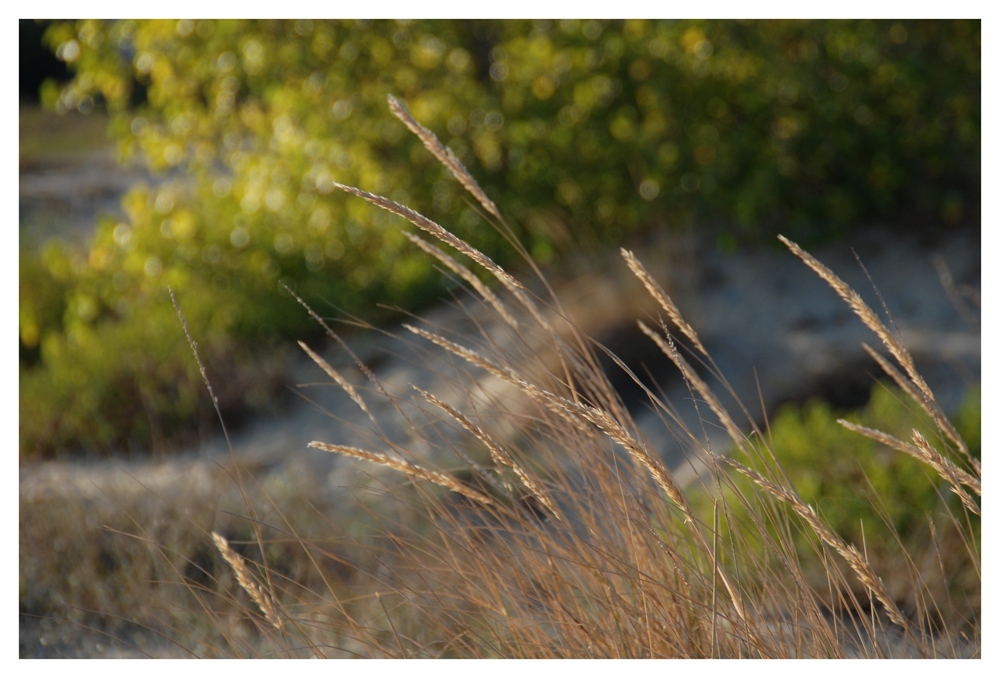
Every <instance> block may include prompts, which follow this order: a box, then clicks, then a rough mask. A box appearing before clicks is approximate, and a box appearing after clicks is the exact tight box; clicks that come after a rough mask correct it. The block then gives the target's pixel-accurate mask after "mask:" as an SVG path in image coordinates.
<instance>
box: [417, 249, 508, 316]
mask: <svg viewBox="0 0 1000 678" xmlns="http://www.w3.org/2000/svg"><path fill="white" fill-rule="evenodd" d="M403 235H405V236H406V237H407V238H408V239H409V241H410V242H412V243H413V244H414V245H416V246H417V247H419V248H420V249H422V250H423V251H424V252H426V253H427V254H429V255H431V256H432V257H434V258H435V259H437V260H438V261H440V262H441V263H442V264H444V265H445V266H447V267H448V268H449V269H450V270H451V271H453V272H454V273H456V274H457V275H458V276H460V277H461V278H462V280H464V281H465V282H467V283H469V284H470V285H472V287H474V288H475V290H476V291H477V292H479V295H480V296H481V297H482V298H483V299H484V300H485V301H486V302H487V303H488V304H489V305H490V306H492V307H493V308H494V309H496V312H497V313H498V314H500V317H501V318H503V321H504V322H505V323H507V324H508V325H510V326H511V327H512V328H514V329H517V321H516V320H514V318H513V316H511V314H510V312H509V311H508V310H507V307H506V306H504V305H503V302H501V301H500V300H499V299H498V298H497V296H496V295H495V294H493V292H491V291H490V288H488V287H487V286H486V285H484V284H483V281H482V280H480V279H479V278H477V277H476V276H475V275H473V274H472V271H470V270H469V269H467V268H466V267H465V266H462V265H461V264H460V263H458V262H457V261H455V260H454V259H453V258H451V257H450V256H448V255H447V254H445V253H444V252H442V251H441V250H440V249H438V248H437V247H435V246H434V245H432V244H430V243H429V242H427V241H426V240H423V239H422V238H418V237H417V236H415V235H413V234H412V233H407V232H406V231H404V232H403Z"/></svg>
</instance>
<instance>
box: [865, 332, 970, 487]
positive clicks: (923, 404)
mask: <svg viewBox="0 0 1000 678" xmlns="http://www.w3.org/2000/svg"><path fill="white" fill-rule="evenodd" d="M861 346H862V347H864V349H865V351H867V352H868V355H870V356H871V357H872V358H874V359H875V362H877V363H878V364H879V367H881V368H882V370H883V371H884V372H885V373H886V374H888V375H889V377H890V378H891V379H892V380H893V381H894V382H896V385H897V386H899V388H900V389H902V391H903V392H904V393H906V395H908V396H910V399H911V400H913V402H915V403H917V404H918V405H920V408H921V409H922V410H923V411H924V412H925V413H926V414H927V416H928V417H930V418H931V420H932V421H933V422H934V424H935V425H936V426H937V427H938V430H939V431H941V432H942V433H944V434H945V435H946V436H948V439H949V440H951V441H952V442H953V443H955V445H956V447H958V449H959V450H960V451H961V452H962V454H964V455H965V457H966V459H968V460H969V462H971V463H972V466H973V468H975V469H976V472H977V473H978V472H979V463H978V460H977V459H976V458H975V457H973V456H972V455H971V454H969V447H968V445H966V444H965V441H964V440H962V436H960V435H958V431H956V430H955V427H954V426H952V423H951V422H950V421H948V418H947V417H946V416H944V413H943V412H941V409H940V408H939V407H937V403H934V402H929V401H928V400H927V399H926V398H924V397H921V394H920V393H919V392H918V391H917V390H916V389H915V388H914V387H913V384H912V383H910V382H909V381H908V380H907V379H905V378H904V377H903V375H902V374H900V373H899V370H897V369H896V368H895V367H893V366H892V364H891V363H890V362H889V361H888V360H886V359H885V358H884V357H882V355H880V354H879V353H878V351H876V350H875V349H873V348H872V347H871V346H869V345H868V344H865V343H862V344H861Z"/></svg>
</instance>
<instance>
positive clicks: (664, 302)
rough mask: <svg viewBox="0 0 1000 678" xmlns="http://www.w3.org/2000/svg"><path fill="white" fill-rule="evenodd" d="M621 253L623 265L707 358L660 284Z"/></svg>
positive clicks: (627, 253) (624, 251)
mask: <svg viewBox="0 0 1000 678" xmlns="http://www.w3.org/2000/svg"><path fill="white" fill-rule="evenodd" d="M621 253H622V257H624V259H625V263H627V264H628V267H629V269H631V271H632V273H634V274H635V277H637V278H638V279H639V280H640V281H641V282H642V284H643V286H644V287H645V288H646V289H647V290H648V291H649V293H650V295H652V297H653V299H655V300H656V302H657V303H658V304H659V305H660V306H661V307H662V308H663V310H664V311H666V312H667V315H668V316H669V317H670V319H671V320H673V321H674V324H675V325H677V327H678V328H680V330H681V332H683V333H684V336H686V337H687V338H688V339H690V340H691V343H693V344H694V345H695V347H696V348H697V349H698V350H699V351H701V352H702V354H703V355H706V356H707V355H708V351H706V350H705V347H704V346H702V344H701V340H700V339H698V333H697V332H695V331H694V328H692V327H691V326H690V325H689V324H688V323H687V321H686V320H684V318H683V317H682V316H681V312H680V310H678V308H677V305H676V304H674V302H673V300H672V299H671V298H670V297H669V296H668V295H667V293H666V292H664V291H663V288H662V287H660V284H659V283H658V282H656V280H654V279H653V276H651V275H650V274H649V272H648V271H647V270H646V268H645V267H644V266H643V265H642V262H640V261H639V260H638V259H637V258H636V256H635V255H634V254H633V253H632V252H631V251H629V250H627V249H625V248H624V247H623V248H622V249H621Z"/></svg>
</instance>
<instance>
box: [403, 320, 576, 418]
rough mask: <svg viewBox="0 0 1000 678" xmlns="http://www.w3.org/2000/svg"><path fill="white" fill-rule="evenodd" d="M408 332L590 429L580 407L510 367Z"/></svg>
mask: <svg viewBox="0 0 1000 678" xmlns="http://www.w3.org/2000/svg"><path fill="white" fill-rule="evenodd" d="M403 327H405V328H406V329H407V330H409V331H410V332H413V333H414V334H416V335H418V336H421V337H423V338H424V339H427V340H428V341H430V342H433V343H435V344H437V345H438V346H440V347H441V348H443V349H445V350H446V351H448V352H450V353H453V354H455V355H457V356H458V357H460V358H462V359H463V360H466V361H467V362H470V363H472V364H473V365H476V366H477V367H481V368H482V369H484V370H486V371H487V372H489V373H490V374H492V375H493V376H495V377H498V378H500V379H503V380H504V381H506V382H507V383H509V384H512V385H514V386H517V387H518V388H520V389H521V390H522V391H524V393H525V394H526V395H528V397H530V398H531V399H532V400H535V401H536V402H538V403H541V404H542V405H543V406H545V408H546V409H548V410H550V411H551V412H554V413H555V414H557V415H559V416H560V417H561V418H562V419H563V420H564V421H566V422H567V423H569V424H571V425H572V426H573V427H574V428H576V429H577V430H579V431H583V432H587V431H588V428H587V426H586V425H585V424H583V423H582V422H581V421H580V420H579V418H578V417H577V416H576V414H577V413H578V411H579V406H578V405H577V404H576V403H573V402H572V401H569V400H566V399H565V398H561V397H559V396H557V395H556V394H554V393H551V392H549V391H546V390H545V389H542V388H539V387H537V386H535V385H534V384H532V383H531V382H529V381H527V380H525V379H523V378H522V377H521V376H520V375H518V374H517V373H516V372H515V371H514V370H512V369H511V368H509V367H506V366H503V365H498V364H497V363H495V362H493V361H492V360H489V359H487V358H484V357H483V356H481V355H479V354H478V353H476V352H475V351H473V350H471V349H468V348H465V347H464V346H461V345H459V344H456V343H454V342H452V341H448V340H447V339H445V338H444V337H442V336H440V335H438V334H435V333H433V332H428V331H427V330H422V329H420V328H419V327H414V326H412V325H405V324H404V325H403Z"/></svg>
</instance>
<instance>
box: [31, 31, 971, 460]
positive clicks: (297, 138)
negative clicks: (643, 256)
mask: <svg viewBox="0 0 1000 678" xmlns="http://www.w3.org/2000/svg"><path fill="white" fill-rule="evenodd" d="M20 26H21V37H20V49H21V59H20V64H21V65H20V68H21V73H20V91H21V109H20V155H19V160H20V173H21V200H20V220H19V240H20V272H19V276H20V286H19V297H20V298H19V301H20V304H19V330H20V353H19V366H20V373H19V376H20V386H19V388H20V415H19V416H20V438H19V452H20V459H21V460H22V462H25V461H31V460H40V459H51V458H80V457H94V456H98V457H103V456H107V455H109V454H112V455H121V454H129V455H141V456H145V455H149V454H153V455H162V454H167V453H169V452H171V451H172V450H174V449H177V448H178V446H181V445H184V444H187V443H190V442H192V441H194V440H197V439H198V438H200V437H203V436H204V435H205V431H206V430H209V429H210V428H211V427H212V426H213V425H214V423H215V416H214V411H213V410H212V406H211V403H210V401H209V399H208V397H207V394H206V393H204V386H203V384H202V383H201V378H200V375H199V374H198V368H197V366H196V365H195V364H194V362H193V361H192V360H191V353H190V348H189V347H188V345H187V342H186V340H185V338H184V335H183V334H182V333H181V332H180V331H179V323H178V319H177V317H176V315H175V313H174V310H173V308H172V307H171V305H170V303H169V298H168V296H167V291H166V289H167V285H170V286H171V287H172V288H173V289H174V290H175V292H176V294H177V297H178V300H179V301H180V303H181V305H182V306H183V308H184V311H185V314H186V316H187V320H188V322H189V323H190V325H191V326H192V327H193V328H197V329H196V339H197V340H198V342H199V348H200V350H201V353H202V358H203V360H204V361H205V362H206V363H207V364H208V365H209V369H210V372H214V373H216V374H220V375H225V378H223V379H219V380H216V383H215V388H216V390H217V391H218V392H219V396H220V404H221V406H222V409H223V414H224V415H225V416H226V420H227V423H230V424H232V425H237V424H239V423H240V422H241V421H246V420H248V419H250V418H252V417H254V416H256V415H259V414H261V413H267V412H273V411H274V410H275V408H276V407H280V406H281V403H282V402H283V399H287V396H288V391H287V390H286V389H285V388H284V386H283V385H282V384H283V381H282V375H283V374H285V372H286V370H287V367H288V360H289V358H288V352H287V349H285V348H283V347H285V346H287V345H288V344H290V343H291V342H289V341H288V340H289V339H305V340H307V341H308V340H311V339H313V338H315V337H316V336H317V334H318V332H317V330H320V328H318V327H317V326H316V324H315V323H314V322H312V321H311V320H310V319H309V318H308V316H307V315H306V314H305V313H303V312H302V311H301V308H300V307H298V306H297V305H296V304H295V303H294V302H293V300H292V299H291V298H290V297H289V295H288V294H287V293H286V292H284V290H283V288H282V286H281V284H282V283H284V284H286V285H288V286H289V287H291V288H292V289H294V290H296V291H297V293H298V294H300V295H301V296H302V297H304V298H305V299H306V300H307V301H308V302H310V303H311V304H312V305H314V307H315V308H317V309H318V310H319V312H320V313H322V314H324V315H338V316H341V317H342V316H344V315H346V314H352V313H354V314H358V315H361V316H363V317H364V318H365V319H367V320H369V321H372V322H384V321H388V320H391V319H392V318H394V317H395V315H394V313H393V311H392V310H391V308H392V307H394V306H399V307H404V308H406V309H408V310H411V311H419V310H420V309H421V308H423V307H425V306H426V305H427V304H429V303H430V302H431V301H432V300H434V299H435V298H438V297H439V296H440V295H441V294H442V293H443V292H446V291H447V290H448V280H447V279H446V278H443V277H442V276H441V275H440V274H439V273H438V271H436V270H435V268H434V267H433V264H432V262H431V261H430V260H429V258H428V257H426V256H425V255H424V254H422V253H420V252H418V251H416V250H415V249H414V248H413V247H411V246H410V245H409V243H407V242H406V241H405V239H404V238H403V236H402V234H401V233H400V231H399V228H398V224H397V223H396V222H395V221H394V220H395V219H397V218H396V217H392V216H389V215H387V214H386V213H384V212H381V211H378V210H376V209H373V208H369V206H368V205H367V204H366V203H364V202H363V201H361V200H357V199H349V198H348V196H345V195H344V194H342V193H340V192H338V191H335V190H333V185H332V182H333V181H338V182H341V183H345V184H351V185H355V186H359V187H361V188H363V189H366V190H369V191H372V192H376V193H380V194H384V195H386V196H388V197H391V198H392V199H394V200H396V201H398V202H402V203H406V204H408V205H410V206H411V207H413V208H414V209H416V210H418V211H419V212H421V213H423V214H425V215H427V216H429V217H430V218H432V219H435V220H438V221H440V222H441V223H442V224H443V225H445V226H446V227H448V228H450V229H452V230H454V231H455V232H456V234H457V235H459V236H460V237H462V238H464V239H466V240H468V241H469V242H470V243H471V244H473V245H474V246H476V247H478V248H480V249H481V250H483V251H485V252H486V253H488V254H489V255H490V256H492V257H494V258H495V259H496V260H498V261H499V262H501V263H504V264H509V265H512V266H515V267H516V265H517V264H516V259H515V253H514V251H513V249H512V248H511V247H510V246H509V245H508V244H507V243H505V242H504V240H503V238H502V237H501V236H500V235H498V233H497V232H496V231H495V230H493V229H492V228H491V227H489V225H488V224H487V223H486V222H485V221H484V220H483V219H482V218H481V216H480V214H479V213H478V211H477V208H476V206H475V205H473V204H470V203H469V202H468V199H467V198H466V196H465V194H464V193H463V191H462V189H461V187H460V186H459V185H458V184H457V183H456V182H454V181H453V180H452V179H451V177H450V176H449V175H448V174H447V172H446V170H444V169H443V168H442V167H440V166H439V164H438V163H437V161H436V160H434V159H433V158H432V157H431V156H430V154H429V153H427V152H426V151H425V150H424V149H423V147H422V146H421V144H420V142H419V141H418V140H417V139H416V138H414V137H413V136H412V135H411V134H409V133H408V132H407V130H406V129H405V128H404V127H403V125H401V124H400V123H399V122H398V121H396V120H395V119H394V118H393V117H392V116H391V114H390V113H389V110H388V108H387V106H386V96H387V95H388V94H392V95H393V96H395V97H397V98H398V99H400V100H401V101H403V102H404V103H405V104H406V105H407V106H408V107H409V109H410V111H411V112H412V113H413V115H414V116H415V117H416V119H417V120H419V121H420V122H421V123H422V124H424V125H425V126H426V127H428V128H430V129H431V130H434V131H435V132H436V133H437V134H438V136H439V137H440V138H441V140H442V141H443V142H444V143H445V144H446V145H447V146H449V147H450V148H451V149H452V150H453V151H454V152H455V153H456V154H457V155H458V156H459V158H460V159H461V160H462V161H463V162H464V163H465V164H466V166H467V167H468V168H469V169H470V171H471V172H472V174H473V175H474V176H475V177H477V179H478V180H479V182H480V184H481V185H482V186H483V188H484V190H485V191H486V193H487V194H488V195H490V196H491V197H492V199H493V200H494V201H495V202H496V203H497V204H498V205H499V206H500V209H501V210H502V212H503V213H504V214H505V215H506V216H507V217H508V220H509V222H510V223H511V225H512V227H513V228H514V229H515V230H516V232H517V235H518V236H519V237H520V238H521V239H522V240H523V241H524V242H525V243H526V244H527V246H528V248H529V250H530V252H531V254H532V255H533V256H534V257H535V258H536V259H537V260H538V261H539V262H541V263H542V264H544V265H546V266H548V267H549V268H550V269H552V270H556V271H558V269H559V266H560V265H561V263H562V262H563V261H565V260H566V258H567V256H568V255H569V253H572V252H579V251H588V252H610V253H611V256H615V255H616V251H617V246H618V245H620V244H623V243H628V242H641V241H642V238H646V237H650V236H651V235H653V234H656V233H661V232H664V231H669V232H673V233H678V234H689V235H691V236H692V237H696V238H698V239H699V240H700V241H702V242H707V243H709V244H710V245H711V247H712V248H713V249H714V251H716V252H720V253H730V252H734V251H741V250H743V249H746V248H754V247H757V248H759V247H765V248H767V247H774V246H775V239H774V236H775V234H777V233H779V232H780V233H783V234H785V235H787V236H789V237H791V238H792V239H793V240H796V241H798V242H799V243H800V244H802V245H803V246H805V247H807V248H811V247H817V246H820V245H823V244H826V243H830V242H836V241H838V240H841V239H844V238H845V237H848V236H853V235H857V234H859V233H862V232H870V231H871V230H873V229H877V230H880V231H885V232H888V233H898V234H900V235H903V234H905V235H907V236H911V235H913V234H918V235H920V236H921V237H923V236H926V237H935V234H940V233H942V232H950V231H963V230H964V231H967V232H968V233H970V234H971V236H970V237H972V238H973V240H974V241H975V242H978V233H979V228H980V225H979V210H980V201H981V179H980V126H981V117H980V116H981V112H980V111H981V87H980V65H981V44H980V40H981V31H980V23H979V22H978V21H963V20H959V21H953V20H947V21H761V22H758V21H580V20H565V21H478V20H476V21H424V20H417V21H382V20H376V21H308V20H298V21H270V20H269V21H242V20H220V21H209V20H199V21H189V20H182V21H175V20H171V21H146V20H143V21H92V20H86V21H45V22H36V21H21V22H20ZM379 304H381V306H379ZM320 331H321V330H320Z"/></svg>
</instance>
